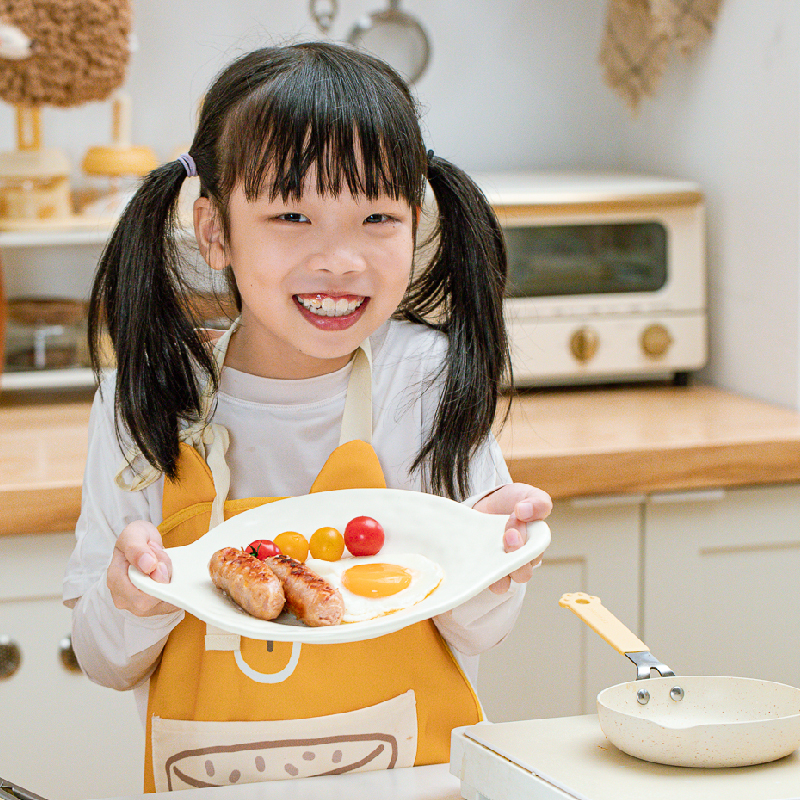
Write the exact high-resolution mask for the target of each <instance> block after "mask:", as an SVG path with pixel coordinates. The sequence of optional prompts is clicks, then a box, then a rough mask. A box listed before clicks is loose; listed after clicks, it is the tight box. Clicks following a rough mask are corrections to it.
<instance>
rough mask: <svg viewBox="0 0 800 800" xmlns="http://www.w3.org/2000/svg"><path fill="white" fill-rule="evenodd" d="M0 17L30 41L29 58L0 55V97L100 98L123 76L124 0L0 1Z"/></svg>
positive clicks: (71, 101)
mask: <svg viewBox="0 0 800 800" xmlns="http://www.w3.org/2000/svg"><path fill="white" fill-rule="evenodd" d="M0 21H2V22H6V23H9V24H11V25H15V26H16V27H18V28H19V29H20V30H21V31H22V32H23V33H25V34H26V35H27V36H28V37H30V38H31V39H32V40H33V53H32V55H31V56H30V57H28V58H25V59H22V60H19V61H14V60H9V59H2V58H0V99H2V100H5V101H6V102H8V103H11V104H13V105H18V106H60V107H62V108H64V107H69V106H76V105H81V104H83V103H87V102H90V101H93V100H105V99H106V98H107V97H108V96H109V95H110V94H111V92H112V91H114V89H116V88H117V87H119V86H120V85H121V84H122V83H123V81H124V80H125V69H126V67H127V65H128V60H129V58H130V43H129V34H130V31H131V10H130V2H129V0H0Z"/></svg>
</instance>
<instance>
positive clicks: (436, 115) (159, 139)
mask: <svg viewBox="0 0 800 800" xmlns="http://www.w3.org/2000/svg"><path fill="white" fill-rule="evenodd" d="M385 5H386V2H385V0H340V2H339V6H340V10H339V16H338V19H337V20H336V23H335V25H334V29H333V31H332V33H333V37H334V38H336V39H344V38H345V36H346V33H347V31H348V30H349V28H350V27H351V25H352V24H353V22H354V21H355V20H356V19H357V18H358V17H359V16H360V15H362V14H365V13H367V12H369V11H372V10H375V9H380V8H383V7H385ZM605 6H606V0H572V1H571V2H569V3H567V2H552V0H471V2H469V3H467V2H463V0H404V2H403V4H402V7H403V8H404V9H405V10H406V11H408V12H409V13H413V14H415V15H417V16H418V17H419V18H420V19H421V20H422V22H423V24H424V25H425V26H426V27H427V29H428V31H429V33H430V36H431V39H432V45H433V58H432V62H431V65H430V68H429V72H428V73H427V74H426V75H425V76H424V77H423V78H422V80H421V81H420V82H419V83H418V85H417V87H416V91H417V94H418V96H419V99H420V102H421V103H422V106H423V108H424V109H425V116H424V120H423V124H424V128H425V130H426V134H427V135H426V138H427V141H428V142H429V146H431V147H433V148H434V149H435V150H436V151H437V152H438V153H440V154H441V155H444V156H446V157H448V158H450V159H452V160H453V161H454V162H455V163H458V164H460V165H461V166H463V167H464V168H466V169H467V170H476V171H477V170H491V169H504V168H505V169H515V168H524V167H531V168H560V167H564V168H579V167H588V168H591V167H598V168H608V167H611V168H613V167H627V168H631V169H636V170H642V171H648V172H657V173H663V174H674V175H678V176H683V177H687V178H693V179H696V180H698V181H699V182H700V183H701V184H702V186H703V187H704V189H705V190H706V193H707V196H708V209H709V268H710V293H709V300H710V311H711V360H710V364H709V367H708V368H707V370H706V371H705V373H704V376H703V377H704V378H705V379H706V380H707V381H709V382H713V383H715V384H718V385H721V386H724V387H727V388H730V389H733V390H736V391H739V392H743V393H745V394H748V395H752V396H756V397H761V398H764V399H767V400H771V401H773V402H777V403H781V404H783V405H787V406H790V407H795V408H800V312H799V309H800V297H799V295H800V287H799V286H798V284H799V283H800V281H799V280H798V274H799V273H800V243H798V221H799V219H800V199H799V198H798V186H800V174H799V173H800V163H798V161H799V159H798V152H799V150H800V148H799V146H800V93H799V92H798V83H799V81H798V78H799V77H800V68H799V67H800V36H798V34H799V33H800V3H798V2H797V1H796V0H761V2H758V3H755V2H752V0H725V2H724V3H723V7H722V14H721V17H720V19H719V21H718V24H717V27H716V30H715V32H714V36H713V39H712V40H711V41H710V42H709V43H708V44H706V45H704V46H702V47H701V48H700V49H699V50H698V51H696V52H695V53H694V54H692V56H691V57H690V58H689V59H683V58H681V57H679V56H676V57H675V59H674V60H673V63H672V64H671V66H670V69H669V71H668V72H667V75H666V77H665V79H664V82H663V84H662V86H661V87H660V90H659V92H658V95H657V96H656V97H655V98H653V99H651V100H646V101H645V102H644V103H643V104H642V107H641V110H640V113H639V115H638V116H637V117H635V118H632V117H631V115H630V114H629V113H628V111H627V109H626V107H625V106H624V105H623V103H622V102H621V101H619V100H618V99H617V98H616V97H614V96H613V95H612V94H611V92H610V90H609V89H608V88H607V87H606V86H605V85H604V83H603V82H602V76H601V71H600V67H599V65H598V64H597V52H598V49H599V44H600V40H601V37H602V34H603V23H604V14H605ZM134 9H135V19H136V31H137V35H138V39H139V51H138V52H137V53H136V54H135V55H134V57H133V60H132V63H131V67H130V72H129V79H128V82H127V88H128V90H129V91H130V92H131V94H132V96H133V100H134V120H133V128H134V141H135V143H137V144H145V145H149V146H150V147H152V148H153V149H154V150H155V151H156V153H157V155H158V156H159V158H161V159H167V158H170V157H172V156H173V154H174V152H175V150H176V148H179V147H181V146H182V145H184V144H186V143H187V142H188V141H189V140H190V138H191V132H192V127H193V120H194V115H195V108H196V105H197V101H198V99H199V98H200V96H201V94H202V92H203V91H204V89H205V88H206V86H207V84H208V82H209V81H210V80H211V79H212V77H213V76H214V74H215V73H216V72H217V71H218V70H219V69H220V68H221V67H222V66H223V65H224V64H225V63H226V62H228V61H229V60H230V59H231V58H233V57H235V56H236V55H238V54H239V53H241V52H243V51H245V50H248V49H251V48H253V47H257V46H261V45H263V44H265V43H280V42H283V41H285V40H290V39H293V38H317V37H318V36H319V34H318V32H317V30H316V28H315V26H314V24H313V23H312V22H311V20H310V17H309V15H308V3H307V0H134ZM44 119H45V139H46V144H47V145H49V146H53V147H60V148H63V149H64V150H66V151H67V152H68V153H69V155H70V157H71V158H72V160H73V164H74V171H75V183H76V184H79V183H80V182H81V181H82V180H84V179H83V177H82V176H81V175H80V166H79V165H80V160H81V159H82V157H83V154H84V153H85V151H86V149H87V148H88V147H89V146H91V145H93V144H98V143H104V142H106V141H107V140H108V137H109V136H110V109H109V106H108V104H104V103H93V104H89V105H87V106H84V107H81V108H76V109H71V110H66V111H63V110H56V109H46V110H45V113H44ZM12 130H13V125H12V114H11V111H10V109H9V108H8V107H7V106H0V149H9V148H11V147H13V138H12ZM60 257H61V256H60V255H59V258H60ZM76 258H83V259H84V262H86V263H82V264H80V265H76V264H73V263H71V262H70V259H73V260H74V259H76ZM93 258H96V255H95V254H94V253H89V252H87V253H84V254H83V255H80V254H70V255H69V256H66V257H65V263H64V275H62V277H61V278H60V279H59V281H57V282H55V283H52V282H51V283H50V284H46V285H45V287H44V288H45V289H46V288H47V286H48V285H49V286H50V287H57V288H58V289H59V291H61V290H62V289H63V286H64V285H66V284H67V283H69V281H70V280H73V278H72V275H73V274H74V275H77V276H80V277H79V278H77V279H75V280H76V283H77V284H80V285H79V286H77V288H76V289H75V293H76V295H77V296H80V295H82V294H84V293H85V292H86V291H88V285H89V281H90V276H91V263H90V262H91V259H93ZM6 266H7V275H6V279H7V284H8V289H9V293H11V294H20V293H25V292H26V291H31V290H37V291H43V289H42V285H41V284H37V283H36V275H37V273H36V270H35V269H34V268H33V267H31V268H30V269H26V268H24V267H22V266H20V264H19V258H18V256H17V255H14V256H11V257H10V258H9V259H7V261H6ZM12 271H13V274H8V273H9V272H12ZM65 276H66V277H65Z"/></svg>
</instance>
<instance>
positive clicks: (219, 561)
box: [208, 547, 285, 619]
mask: <svg viewBox="0 0 800 800" xmlns="http://www.w3.org/2000/svg"><path fill="white" fill-rule="evenodd" d="M208 571H209V572H210V573H211V580H212V581H214V585H215V586H217V587H219V588H220V589H222V591H223V592H225V594H227V595H228V596H229V597H230V598H231V599H232V600H233V601H234V602H235V603H236V604H237V605H239V606H241V607H242V608H243V609H244V610H245V611H246V612H247V613H248V614H252V615H253V616H254V617H258V618H259V619H275V617H277V616H278V614H280V613H281V611H282V610H283V605H284V602H285V597H284V594H283V587H282V585H281V582H280V581H279V580H278V578H277V577H275V574H274V573H273V571H272V570H271V569H270V568H269V565H268V564H267V563H266V562H265V561H262V560H261V559H259V558H256V557H255V556H251V555H248V554H247V553H245V552H244V551H242V550H237V549H236V548H235V547H223V548H222V550H218V551H217V552H216V553H214V555H213V556H211V561H210V562H209V564H208Z"/></svg>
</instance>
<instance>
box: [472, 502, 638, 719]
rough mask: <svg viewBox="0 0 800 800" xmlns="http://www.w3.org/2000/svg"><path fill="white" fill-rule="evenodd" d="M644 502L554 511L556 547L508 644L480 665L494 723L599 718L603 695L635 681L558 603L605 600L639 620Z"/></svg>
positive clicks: (574, 505)
mask: <svg viewBox="0 0 800 800" xmlns="http://www.w3.org/2000/svg"><path fill="white" fill-rule="evenodd" d="M641 507H642V498H636V497H624V498H600V499H598V500H586V501H580V500H576V501H572V502H569V501H565V502H559V503H556V504H555V507H554V509H553V513H552V515H551V516H550V518H549V520H548V523H549V524H550V528H551V531H552V544H551V545H550V547H549V548H548V549H547V550H546V551H545V554H544V559H543V562H542V565H541V566H540V567H539V568H538V569H537V570H536V571H535V572H534V574H533V578H531V580H530V582H529V583H528V589H527V592H526V596H525V601H524V605H523V608H522V612H521V614H520V618H519V619H518V620H517V624H516V625H515V627H514V630H513V631H512V632H511V634H509V636H508V637H507V638H506V639H505V640H504V641H503V642H501V643H500V644H499V645H497V647H494V648H493V649H491V650H490V651H488V652H487V653H484V654H483V655H482V656H481V659H480V671H479V679H478V694H479V695H480V698H481V700H482V702H483V705H484V710H485V712H486V716H487V717H488V719H490V720H491V721H493V722H507V721H510V720H515V719H532V718H534V717H557V716H572V715H577V714H587V713H588V714H593V713H595V697H596V695H597V693H598V692H599V691H600V689H602V688H604V687H605V686H608V685H610V684H612V683H619V682H620V681H623V680H629V679H632V678H634V677H635V672H634V667H633V665H632V664H631V663H630V662H629V661H627V659H625V658H623V657H622V656H620V655H618V654H617V653H616V652H615V651H613V650H612V649H611V648H610V647H609V646H608V645H607V644H606V643H605V642H604V641H603V640H602V639H601V638H600V637H599V636H598V635H597V634H596V633H594V632H593V631H591V630H590V629H589V628H588V627H587V626H586V625H585V623H583V622H581V621H580V620H579V619H578V618H577V617H576V616H575V615H574V614H572V612H570V611H568V610H566V609H563V608H561V607H560V606H559V605H558V601H559V599H560V597H561V595H562V594H565V593H566V592H578V591H584V592H588V593H590V594H596V595H599V596H600V597H602V598H603V600H604V601H605V602H606V603H607V605H608V606H609V607H610V608H613V609H614V611H615V612H616V613H617V614H618V616H620V617H621V618H623V619H626V620H628V621H629V622H630V624H631V625H635V624H637V620H638V619H639V594H640V586H639V572H640V569H639V564H640V546H639V540H640V528H641Z"/></svg>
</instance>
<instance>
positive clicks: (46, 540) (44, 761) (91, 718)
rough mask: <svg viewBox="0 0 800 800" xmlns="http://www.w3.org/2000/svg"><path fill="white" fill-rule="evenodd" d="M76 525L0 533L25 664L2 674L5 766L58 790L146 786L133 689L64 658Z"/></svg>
mask: <svg viewBox="0 0 800 800" xmlns="http://www.w3.org/2000/svg"><path fill="white" fill-rule="evenodd" d="M73 544H74V535H73V534H67V533H65V534H38V535H26V536H4V537H0V637H7V640H11V641H13V642H16V643H17V644H18V646H19V649H20V652H21V663H20V666H19V668H18V670H17V671H16V672H15V673H14V674H13V675H11V676H10V677H7V678H5V679H0V709H2V731H3V733H2V737H1V739H2V744H1V745H0V776H2V777H3V778H5V779H7V780H10V781H12V782H13V783H16V784H18V785H20V786H23V787H25V788H27V789H30V790H31V791H33V792H35V793H37V794H40V795H42V796H43V797H46V798H52V800H87V798H95V797H114V796H120V795H131V794H139V793H141V790H142V761H143V752H144V731H143V726H142V723H141V721H140V718H139V714H138V712H137V710H136V707H135V702H134V698H133V695H132V693H130V692H126V693H119V692H115V691H113V690H111V689H105V688H102V687H100V686H96V685H95V684H93V683H91V682H90V681H89V680H88V679H87V678H86V677H85V676H84V675H82V674H81V673H80V672H75V671H70V670H68V669H66V668H65V667H64V665H63V664H62V662H61V658H60V655H59V646H60V643H61V642H62V640H63V639H64V638H65V637H66V636H68V634H69V631H70V611H69V609H67V608H65V607H64V606H63V605H62V603H61V579H62V575H63V571H64V567H65V566H66V561H67V558H68V557H69V554H70V552H71V550H72V547H73Z"/></svg>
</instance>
